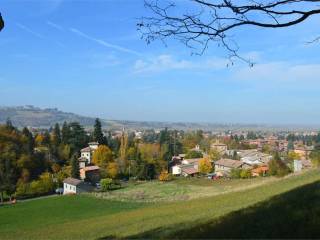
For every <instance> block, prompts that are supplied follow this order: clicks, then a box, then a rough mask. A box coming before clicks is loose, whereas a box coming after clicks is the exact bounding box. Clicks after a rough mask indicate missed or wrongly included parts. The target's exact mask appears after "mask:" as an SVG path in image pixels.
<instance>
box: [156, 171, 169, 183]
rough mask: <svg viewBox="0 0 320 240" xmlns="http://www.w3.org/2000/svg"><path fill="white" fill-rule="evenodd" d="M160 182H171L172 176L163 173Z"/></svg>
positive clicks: (166, 172) (165, 172)
mask: <svg viewBox="0 0 320 240" xmlns="http://www.w3.org/2000/svg"><path fill="white" fill-rule="evenodd" d="M159 180H160V181H162V182H166V181H170V180H172V177H171V174H170V173H168V171H162V172H161V173H160V175H159Z"/></svg>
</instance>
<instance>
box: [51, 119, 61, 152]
mask: <svg viewBox="0 0 320 240" xmlns="http://www.w3.org/2000/svg"><path fill="white" fill-rule="evenodd" d="M52 138H53V139H52V144H53V145H54V146H55V148H58V147H59V145H60V144H61V131H60V126H59V123H56V124H55V125H54V129H53V136H52Z"/></svg>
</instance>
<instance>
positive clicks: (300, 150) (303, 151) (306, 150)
mask: <svg viewBox="0 0 320 240" xmlns="http://www.w3.org/2000/svg"><path fill="white" fill-rule="evenodd" d="M293 151H294V152H295V153H297V154H299V156H300V157H301V160H306V159H308V156H309V154H310V153H311V152H312V151H313V147H307V146H303V147H295V149H294V150H293Z"/></svg>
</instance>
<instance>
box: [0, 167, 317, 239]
mask: <svg viewBox="0 0 320 240" xmlns="http://www.w3.org/2000/svg"><path fill="white" fill-rule="evenodd" d="M319 180H320V172H319V170H312V171H310V172H306V173H304V174H301V175H297V176H290V177H287V178H284V179H281V180H273V181H270V182H268V183H267V184H262V185H258V186H257V187H252V188H249V189H245V190H241V191H230V192H226V193H225V194H222V195H215V196H211V197H204V198H198V199H191V200H180V201H176V202H156V203H139V202H134V201H127V202H115V201H111V200H104V199H99V198H94V197H92V196H87V195H85V196H63V197H59V196H58V197H52V198H47V199H40V200H34V201H29V202H23V203H18V204H17V205H15V206H5V207H1V208H0V238H1V239H22V238H23V239H99V238H102V239H107V238H173V237H174V238H190V237H193V238H199V237H202V238H205V237H206V236H208V237H212V236H221V234H220V235H219V234H217V235H215V234H214V232H215V231H216V232H219V231H218V230H219V229H220V232H221V231H222V230H221V229H225V228H224V226H228V227H229V228H228V229H229V232H232V231H233V229H235V231H234V232H235V233H238V234H241V230H242V231H243V229H244V230H247V231H248V230H249V229H250V228H249V227H254V222H252V221H249V220H250V219H251V218H250V217H249V216H255V215H252V214H254V213H255V212H257V213H259V214H258V215H257V216H260V218H259V217H257V216H255V217H256V219H257V221H258V222H259V220H260V222H261V221H262V219H263V218H262V217H261V216H263V214H266V213H268V209H271V212H272V214H271V213H270V214H269V215H266V216H267V218H266V219H264V221H265V222H268V221H269V222H271V223H272V221H273V219H272V218H270V217H271V216H272V217H276V213H277V212H278V213H279V214H280V215H281V211H280V210H281V209H282V208H284V209H285V210H286V211H284V213H287V214H288V212H289V211H291V212H294V210H295V208H294V207H292V206H296V207H297V208H298V207H299V204H300V205H301V204H304V203H305V204H306V206H308V208H301V209H309V210H308V211H309V212H310V211H311V210H312V206H313V205H312V204H311V203H315V202H317V201H318V199H317V198H314V197H315V196H317V194H318V193H316V194H313V195H312V194H311V192H312V189H314V188H316V187H318V188H319V183H317V181H319ZM181 181H182V182H180V183H179V184H178V185H181V186H184V185H187V186H189V185H190V182H189V184H188V183H186V182H184V181H185V180H181ZM193 184H195V185H199V183H197V182H195V183H193ZM201 184H203V183H201ZM201 184H200V185H201ZM210 184H211V183H210ZM225 184H227V183H225ZM245 184H246V183H245ZM307 184H311V185H307ZM191 185H192V184H191ZM213 186H214V185H213ZM301 186H305V187H302V188H299V189H296V188H298V187H301ZM207 187H210V186H207ZM239 189H241V188H239ZM294 189H295V190H294ZM292 190H293V191H292ZM290 191H292V192H293V193H294V194H293V193H292V192H290ZM295 191H298V193H297V192H295ZM302 193H304V194H302ZM308 193H309V194H308ZM288 194H289V196H291V195H290V194H293V195H292V196H294V197H292V196H291V197H288ZM277 199H278V200H277ZM279 199H280V200H279ZM295 199H296V203H295V204H293V205H292V204H290V201H294V200H295ZM297 199H298V200H299V201H298V200H297ZM263 201H265V202H263ZM307 203H308V204H307ZM279 204H280V207H279ZM263 206H270V207H269V208H263ZM281 206H282V207H281ZM288 206H291V208H290V207H288ZM318 208H319V207H318ZM272 209H273V210H272ZM279 209H280V210H279ZM275 210H277V211H275ZM316 210H317V209H316ZM294 213H295V214H297V216H296V219H299V218H298V217H299V216H301V217H303V216H304V214H305V212H304V211H296V212H294ZM294 213H292V214H294ZM316 213H317V212H316ZM250 214H251V215H250ZM311 216H312V217H311V219H309V222H310V223H318V220H319V218H320V215H319V214H313V215H311ZM254 219H255V218H254ZM279 219H280V218H279ZM284 219H286V220H287V221H289V222H283V223H282V225H285V224H286V225H288V226H290V218H284ZM235 220H237V221H241V220H243V221H247V224H248V225H249V226H248V228H247V227H245V228H242V229H236V228H233V225H232V224H235V223H236V222H235ZM262 222H263V221H262ZM262 222H261V224H262ZM274 222H275V223H279V221H278V220H277V219H275V221H274ZM297 222H298V220H295V223H296V224H297ZM250 224H251V225H252V224H253V225H252V226H250ZM269 225H270V224H269ZM243 226H245V225H243ZM266 226H268V225H266ZM270 226H271V227H274V226H273V225H272V224H271V225H270ZM301 226H304V225H303V223H301ZM312 226H313V225H311V224H310V228H312ZM310 228H309V229H310ZM271 229H272V228H271ZM236 230H237V231H236ZM222 232H223V231H222ZM253 232H254V231H253ZM254 233H255V234H259V232H257V231H256V232H254ZM301 235H302V236H303V233H301ZM231 236H232V235H231ZM236 236H238V235H236ZM259 236H260V235H255V236H253V237H254V238H257V237H259ZM227 237H228V236H227ZM233 237H234V236H233ZM251 237H252V236H251Z"/></svg>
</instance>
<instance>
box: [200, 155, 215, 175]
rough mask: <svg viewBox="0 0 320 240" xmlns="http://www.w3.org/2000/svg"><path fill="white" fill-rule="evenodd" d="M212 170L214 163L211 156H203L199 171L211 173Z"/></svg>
mask: <svg viewBox="0 0 320 240" xmlns="http://www.w3.org/2000/svg"><path fill="white" fill-rule="evenodd" d="M211 170H212V164H211V162H210V160H209V158H202V159H200V161H199V172H200V173H202V174H207V173H210V172H211Z"/></svg>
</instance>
